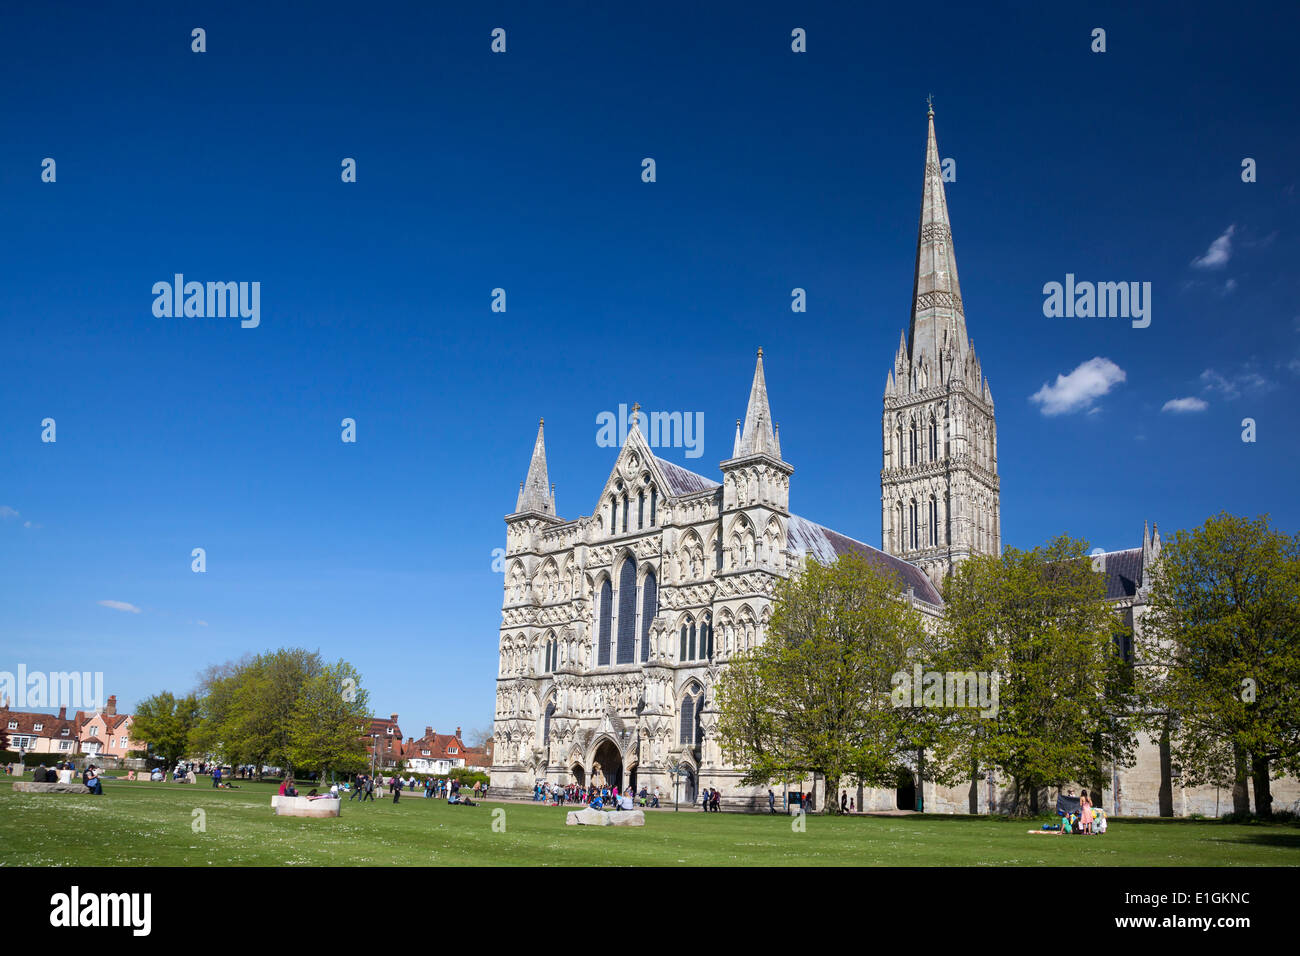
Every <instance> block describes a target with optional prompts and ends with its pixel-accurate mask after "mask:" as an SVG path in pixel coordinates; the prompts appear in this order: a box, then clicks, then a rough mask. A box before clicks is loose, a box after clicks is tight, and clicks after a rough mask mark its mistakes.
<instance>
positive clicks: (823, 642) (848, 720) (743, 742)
mask: <svg viewBox="0 0 1300 956" xmlns="http://www.w3.org/2000/svg"><path fill="white" fill-rule="evenodd" d="M901 591H902V587H901V582H900V581H899V580H898V579H897V578H895V577H894V576H893V575H892V573H890V572H888V571H883V570H881V569H879V568H878V567H877V566H876V565H874V564H872V563H871V562H870V561H868V560H867V559H866V558H864V557H863V556H861V555H859V554H856V553H851V554H847V555H844V556H841V557H840V558H839V559H837V560H836V561H835V562H834V563H833V564H829V565H823V564H819V563H818V562H816V561H809V562H808V565H807V567H806V568H805V570H804V571H803V573H801V574H799V575H796V576H794V577H792V578H790V579H788V580H785V581H782V582H780V583H778V585H777V591H776V595H775V602H774V612H773V615H772V619H771V623H770V625H769V627H768V633H767V636H766V639H765V640H764V641H763V642H762V643H761V644H760V645H759V646H758V647H756V648H754V649H753V650H750V651H747V652H745V653H742V654H740V655H737V656H736V657H733V658H732V660H731V663H730V664H729V665H728V667H727V669H726V670H725V671H724V672H723V676H722V677H721V679H720V680H719V682H718V687H717V692H716V707H717V709H718V711H719V721H718V728H717V732H718V737H719V740H720V742H721V745H722V749H723V751H724V753H725V754H726V755H727V759H728V760H729V761H731V762H734V763H736V764H738V765H740V766H745V767H748V771H747V772H746V774H745V777H744V782H745V783H747V784H765V783H768V782H771V781H775V780H791V779H803V778H804V777H806V776H808V775H810V774H821V775H822V776H824V777H825V780H826V792H827V794H828V795H830V794H834V793H835V792H837V791H838V790H839V785H840V781H841V780H842V779H844V778H847V777H853V778H856V779H857V780H859V781H860V782H862V783H863V784H865V785H866V786H893V784H894V782H895V779H896V774H897V769H898V766H899V762H900V758H901V754H902V753H903V752H904V751H905V750H909V749H911V747H912V746H913V744H914V734H913V731H914V729H915V728H914V726H913V716H912V715H911V714H910V712H909V711H907V710H905V709H901V708H896V707H894V706H893V702H892V698H891V689H892V677H893V675H894V674H896V673H898V672H899V671H900V670H902V669H904V668H905V667H906V666H907V665H908V659H909V654H912V653H916V652H919V651H920V650H922V649H923V648H924V646H925V643H926V632H925V628H924V626H923V624H922V622H921V619H920V615H918V614H917V613H916V612H915V611H914V610H913V609H912V608H911V606H910V605H909V604H908V602H906V601H905V600H903V597H902V593H901ZM825 809H826V810H827V811H828V812H830V813H837V812H838V811H839V804H838V802H837V801H836V800H834V799H830V798H828V799H827V800H826V806H825Z"/></svg>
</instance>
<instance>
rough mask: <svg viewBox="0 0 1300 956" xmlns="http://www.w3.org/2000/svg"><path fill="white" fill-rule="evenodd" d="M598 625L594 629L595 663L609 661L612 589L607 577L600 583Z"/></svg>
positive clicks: (612, 605)
mask: <svg viewBox="0 0 1300 956" xmlns="http://www.w3.org/2000/svg"><path fill="white" fill-rule="evenodd" d="M599 613H600V625H599V627H597V629H596V663H597V664H598V665H600V664H608V663H609V637H610V628H611V626H612V622H613V617H614V589H613V587H611V586H610V583H609V578H606V579H605V580H604V581H602V582H601V585H600V609H599Z"/></svg>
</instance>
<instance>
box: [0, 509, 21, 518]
mask: <svg viewBox="0 0 1300 956" xmlns="http://www.w3.org/2000/svg"><path fill="white" fill-rule="evenodd" d="M17 517H18V509H17V508H10V507H9V506H8V505H0V520H5V521H7V520H8V519H10V518H17Z"/></svg>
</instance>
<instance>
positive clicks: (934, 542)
mask: <svg viewBox="0 0 1300 956" xmlns="http://www.w3.org/2000/svg"><path fill="white" fill-rule="evenodd" d="M938 544H939V502H938V501H936V500H935V497H934V495H931V496H930V546H931V547H936V546H938Z"/></svg>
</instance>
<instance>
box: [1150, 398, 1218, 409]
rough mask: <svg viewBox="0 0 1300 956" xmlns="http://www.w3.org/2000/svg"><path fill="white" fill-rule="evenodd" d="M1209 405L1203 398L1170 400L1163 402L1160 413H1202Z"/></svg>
mask: <svg viewBox="0 0 1300 956" xmlns="http://www.w3.org/2000/svg"><path fill="white" fill-rule="evenodd" d="M1209 407H1210V403H1209V402H1207V401H1206V400H1205V399H1203V398H1196V397H1191V398H1171V399H1169V401H1167V402H1165V405H1164V408H1162V409H1160V410H1161V411H1162V412H1203V411H1205V410H1206V409H1207V408H1209Z"/></svg>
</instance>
